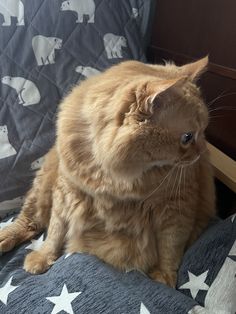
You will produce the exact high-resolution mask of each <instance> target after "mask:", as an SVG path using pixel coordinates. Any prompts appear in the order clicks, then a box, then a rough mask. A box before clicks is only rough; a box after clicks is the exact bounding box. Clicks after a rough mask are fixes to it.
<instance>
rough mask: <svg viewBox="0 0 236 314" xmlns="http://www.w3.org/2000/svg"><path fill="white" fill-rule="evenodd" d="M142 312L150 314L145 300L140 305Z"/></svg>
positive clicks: (141, 313) (142, 313)
mask: <svg viewBox="0 0 236 314" xmlns="http://www.w3.org/2000/svg"><path fill="white" fill-rule="evenodd" d="M140 314H150V312H149V311H148V309H147V308H146V306H145V305H144V304H143V302H141V305H140Z"/></svg>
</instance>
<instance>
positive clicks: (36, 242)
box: [26, 234, 44, 251]
mask: <svg viewBox="0 0 236 314" xmlns="http://www.w3.org/2000/svg"><path fill="white" fill-rule="evenodd" d="M43 236H44V234H42V235H41V237H40V238H38V240H31V244H29V245H28V246H27V247H26V249H27V250H34V251H38V250H39V249H40V248H41V246H42V244H43V242H44V240H43Z"/></svg>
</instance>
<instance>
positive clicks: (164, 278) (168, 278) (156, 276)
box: [149, 269, 177, 288]
mask: <svg viewBox="0 0 236 314" xmlns="http://www.w3.org/2000/svg"><path fill="white" fill-rule="evenodd" d="M149 277H150V278H151V279H153V280H155V281H158V282H161V283H164V284H166V285H168V286H170V287H172V288H175V287H176V282H177V272H176V271H172V270H170V271H163V270H158V269H157V270H154V271H152V272H151V273H149Z"/></svg>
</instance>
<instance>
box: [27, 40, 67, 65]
mask: <svg viewBox="0 0 236 314" xmlns="http://www.w3.org/2000/svg"><path fill="white" fill-rule="evenodd" d="M61 47H62V39H60V38H56V37H45V36H42V35H36V36H34V37H33V39H32V48H33V51H34V55H35V58H36V61H37V64H38V66H40V65H46V64H53V63H55V50H56V49H61Z"/></svg>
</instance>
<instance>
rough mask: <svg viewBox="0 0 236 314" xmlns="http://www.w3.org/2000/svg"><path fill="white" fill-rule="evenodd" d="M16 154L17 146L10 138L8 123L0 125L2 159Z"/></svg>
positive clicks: (0, 156) (0, 152)
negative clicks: (13, 144) (11, 142)
mask: <svg viewBox="0 0 236 314" xmlns="http://www.w3.org/2000/svg"><path fill="white" fill-rule="evenodd" d="M15 154H16V150H15V148H14V147H13V146H12V145H11V144H10V142H9V139H8V130H7V126H6V125H2V126H0V159H3V158H7V157H10V156H13V155H15Z"/></svg>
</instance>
